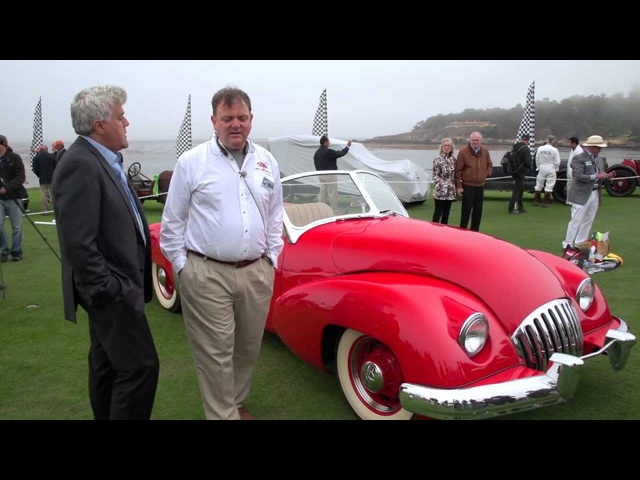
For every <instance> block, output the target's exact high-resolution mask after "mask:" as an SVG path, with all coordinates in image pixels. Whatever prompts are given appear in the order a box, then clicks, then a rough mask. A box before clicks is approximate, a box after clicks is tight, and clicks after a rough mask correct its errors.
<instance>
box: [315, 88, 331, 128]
mask: <svg viewBox="0 0 640 480" xmlns="http://www.w3.org/2000/svg"><path fill="white" fill-rule="evenodd" d="M311 135H317V136H319V137H320V136H322V135H326V136H329V122H328V120H327V89H326V88H325V89H324V90H323V91H322V95H320V104H319V105H318V109H317V110H316V116H315V118H314V119H313V129H312V130H311Z"/></svg>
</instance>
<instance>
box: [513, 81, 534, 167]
mask: <svg viewBox="0 0 640 480" xmlns="http://www.w3.org/2000/svg"><path fill="white" fill-rule="evenodd" d="M535 84H536V82H535V81H534V82H532V83H531V85H530V86H529V91H528V92H527V106H526V107H525V108H524V112H523V113H522V121H521V122H520V128H519V129H518V135H517V136H516V140H515V141H516V142H519V141H520V137H521V136H522V135H524V134H525V133H527V134H529V150H530V151H531V156H532V157H533V153H534V149H535V145H536V138H535V136H536V95H535Z"/></svg>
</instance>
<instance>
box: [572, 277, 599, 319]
mask: <svg viewBox="0 0 640 480" xmlns="http://www.w3.org/2000/svg"><path fill="white" fill-rule="evenodd" d="M595 296H596V286H595V284H594V283H593V280H592V279H591V278H585V279H584V280H583V281H582V283H581V284H580V286H579V287H578V290H577V291H576V300H577V301H578V305H580V308H581V309H582V311H583V312H586V311H587V310H589V307H590V306H591V304H592V303H593V299H594V297H595Z"/></svg>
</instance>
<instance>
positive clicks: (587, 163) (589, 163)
mask: <svg viewBox="0 0 640 480" xmlns="http://www.w3.org/2000/svg"><path fill="white" fill-rule="evenodd" d="M584 164H585V165H586V166H587V167H590V166H591V165H593V163H591V160H587V161H586V162H584Z"/></svg>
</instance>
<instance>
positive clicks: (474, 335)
mask: <svg viewBox="0 0 640 480" xmlns="http://www.w3.org/2000/svg"><path fill="white" fill-rule="evenodd" d="M488 338H489V322H487V319H486V318H485V316H484V315H483V314H482V313H477V312H476V313H474V314H473V315H471V316H470V317H469V318H467V319H466V320H465V322H464V324H463V325H462V329H461V330H460V336H459V337H458V343H459V344H460V346H461V347H462V348H463V349H464V351H465V352H466V353H467V355H469V357H473V356H475V355H477V354H478V353H479V352H480V350H482V348H483V347H484V346H485V344H486V343H487V339H488Z"/></svg>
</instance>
